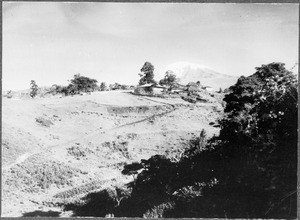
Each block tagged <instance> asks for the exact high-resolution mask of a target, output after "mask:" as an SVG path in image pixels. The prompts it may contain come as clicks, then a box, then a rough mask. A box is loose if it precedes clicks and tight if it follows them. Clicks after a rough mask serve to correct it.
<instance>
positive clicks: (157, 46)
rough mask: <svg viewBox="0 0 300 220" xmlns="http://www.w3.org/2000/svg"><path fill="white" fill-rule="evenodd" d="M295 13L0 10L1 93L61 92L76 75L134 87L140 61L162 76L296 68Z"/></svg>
mask: <svg viewBox="0 0 300 220" xmlns="http://www.w3.org/2000/svg"><path fill="white" fill-rule="evenodd" d="M298 11H299V8H298V5H296V4H227V3H218V4H207V3H206V4H203V3H99V2H95V3H83V2H80V3H62V2H4V3H3V15H2V19H3V32H2V34H3V57H2V65H3V70H2V80H3V81H2V83H3V90H7V89H12V90H14V89H27V88H29V83H30V80H31V79H34V80H35V81H36V82H37V84H38V85H39V86H45V85H47V86H51V85H52V84H62V85H67V83H68V82H67V80H68V79H71V78H72V77H73V75H74V74H76V73H81V74H82V75H85V76H89V77H92V78H95V79H97V80H98V81H99V82H101V81H106V82H107V83H114V82H119V83H131V84H136V83H137V82H138V79H139V76H138V73H139V71H140V69H141V67H142V66H143V64H144V62H145V61H150V62H151V63H152V64H153V65H154V67H155V74H163V73H164V71H165V68H166V66H168V65H169V64H172V63H174V62H179V61H187V62H192V63H198V64H202V65H206V66H209V67H211V68H212V69H213V70H216V71H218V72H220V73H224V74H229V75H249V74H252V73H254V72H255V69H254V67H256V66H260V65H262V64H267V63H270V62H273V61H280V62H284V63H286V66H287V67H288V68H291V67H292V66H293V64H294V63H295V62H296V61H297V60H298V33H299V31H298V20H299V18H298Z"/></svg>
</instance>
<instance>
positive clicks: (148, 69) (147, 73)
mask: <svg viewBox="0 0 300 220" xmlns="http://www.w3.org/2000/svg"><path fill="white" fill-rule="evenodd" d="M153 72H154V66H153V65H152V64H151V63H150V62H145V63H144V65H143V67H142V69H141V73H140V74H139V75H140V77H141V78H140V81H139V85H144V84H147V83H156V82H155V80H154V73H153Z"/></svg>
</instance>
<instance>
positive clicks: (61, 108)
mask: <svg viewBox="0 0 300 220" xmlns="http://www.w3.org/2000/svg"><path fill="white" fill-rule="evenodd" d="M217 95H219V94H215V95H212V96H217ZM211 100H212V101H210V102H206V103H204V102H202V103H197V104H191V103H189V102H186V101H184V100H182V99H181V98H180V97H177V98H176V97H173V98H157V97H143V96H136V95H133V94H130V93H129V92H128V91H108V92H95V93H92V94H91V95H82V96H80V95H78V96H73V97H72V96H69V97H59V96H53V97H51V98H36V99H17V98H12V99H8V98H3V108H2V119H3V123H2V153H3V154H2V159H3V160H2V168H3V169H2V177H3V178H2V216H4V217H10V216H11V217H20V216H36V215H51V216H70V215H71V214H72V213H68V212H63V211H62V209H61V206H59V204H62V203H68V202H70V201H74V200H80V198H82V197H83V196H84V195H86V194H87V193H90V192H92V191H97V190H100V189H103V188H105V187H109V186H114V185H120V184H121V185H122V184H124V183H126V182H128V181H131V180H132V178H131V177H128V176H124V175H122V174H121V170H122V168H123V165H124V164H126V163H130V162H134V161H139V160H140V159H143V158H144V159H147V158H149V157H150V156H152V155H155V154H164V155H167V156H168V157H173V156H175V155H177V154H179V153H180V152H181V151H182V149H183V148H184V147H186V146H188V144H189V141H190V140H191V139H193V138H195V137H196V136H198V135H199V133H200V131H201V130H202V129H205V130H206V131H207V133H208V135H209V136H212V135H214V134H217V133H218V132H219V129H218V128H216V127H213V126H212V125H213V124H214V123H215V122H216V120H217V119H218V118H219V117H220V116H221V114H222V111H223V109H222V105H221V104H220V103H219V102H218V101H217V99H214V98H212V99H211ZM218 100H219V99H218Z"/></svg>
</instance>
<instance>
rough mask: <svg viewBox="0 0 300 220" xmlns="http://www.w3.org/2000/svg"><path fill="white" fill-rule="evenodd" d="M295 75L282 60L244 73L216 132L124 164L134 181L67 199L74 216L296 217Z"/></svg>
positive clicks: (203, 132)
mask: <svg viewBox="0 0 300 220" xmlns="http://www.w3.org/2000/svg"><path fill="white" fill-rule="evenodd" d="M297 99H298V98H297V80H296V77H295V75H293V74H292V73H291V72H290V71H288V70H286V69H285V67H284V64H282V63H271V64H268V65H263V66H261V67H258V68H256V72H255V73H254V74H253V75H251V76H249V77H240V79H239V80H238V82H237V83H236V84H235V85H233V86H232V87H230V89H229V92H228V94H227V95H226V96H225V98H224V101H225V102H226V107H225V110H224V112H225V116H224V118H223V119H222V120H220V125H221V131H220V135H219V136H215V137H213V138H211V139H209V140H207V139H206V135H205V131H202V132H201V134H200V136H199V138H197V139H196V140H192V141H191V143H190V147H189V148H187V149H186V150H185V151H184V152H183V153H182V154H181V155H179V156H178V157H176V158H167V157H165V156H163V155H155V156H152V157H151V158H149V159H148V160H142V161H141V162H140V163H133V164H127V165H125V166H124V170H123V174H124V175H131V176H132V177H133V181H132V182H131V183H129V184H128V185H126V186H124V187H120V188H113V189H106V190H102V191H100V192H94V193H92V194H90V195H88V196H86V197H85V198H83V200H84V201H85V203H82V202H81V203H72V204H66V206H65V209H66V210H73V211H74V215H76V216H105V215H106V214H108V213H113V214H114V215H115V216H122V217H125V216H126V217H218V218H245V217H246V218H296V207H297V200H296V199H297V121H298V118H297V111H298V110H297V108H298V106H297Z"/></svg>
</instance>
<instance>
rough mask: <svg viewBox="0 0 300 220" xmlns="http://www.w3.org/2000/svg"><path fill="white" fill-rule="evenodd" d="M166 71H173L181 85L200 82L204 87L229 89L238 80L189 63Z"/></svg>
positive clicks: (171, 66)
mask: <svg viewBox="0 0 300 220" xmlns="http://www.w3.org/2000/svg"><path fill="white" fill-rule="evenodd" d="M166 70H172V71H173V72H174V73H175V75H176V76H177V77H178V79H179V83H181V84H187V83H189V82H197V81H200V82H201V84H202V85H204V86H210V87H212V88H214V89H219V88H222V89H225V88H228V87H229V86H231V85H233V84H235V83H236V81H237V79H238V77H236V76H230V75H226V74H222V73H218V72H216V71H214V70H212V69H210V68H208V67H205V66H202V65H199V64H194V63H188V62H178V63H173V64H171V65H169V66H168V67H167V68H166Z"/></svg>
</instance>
